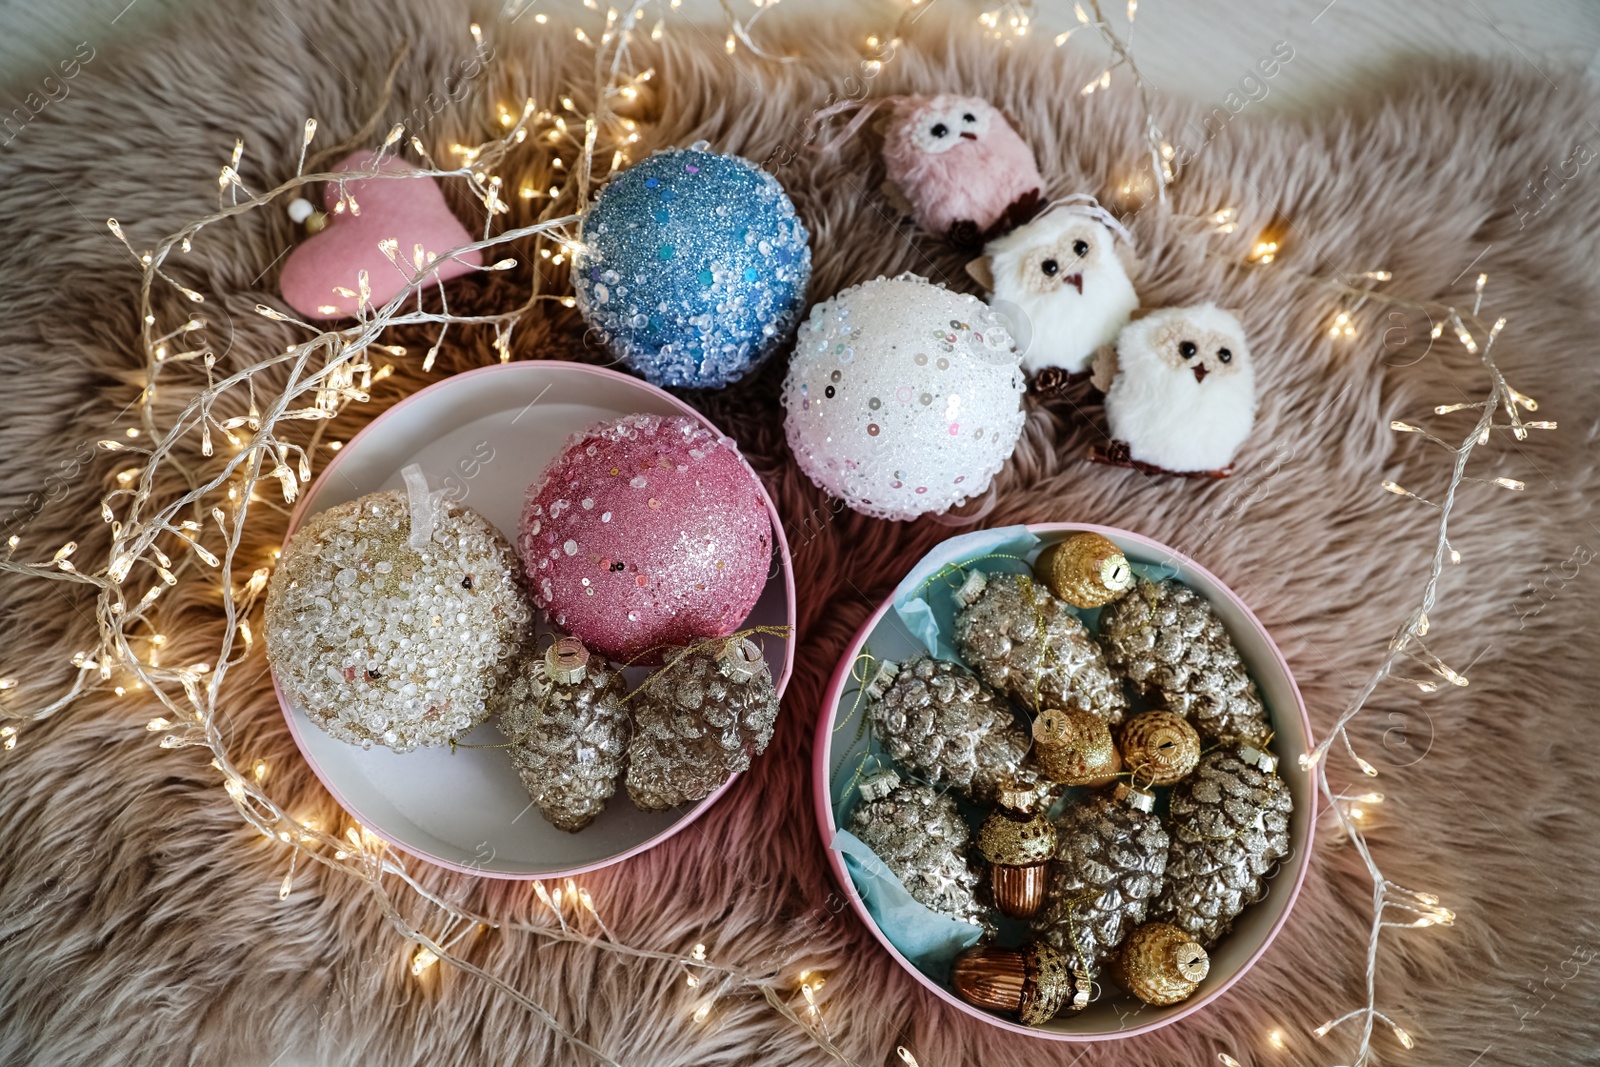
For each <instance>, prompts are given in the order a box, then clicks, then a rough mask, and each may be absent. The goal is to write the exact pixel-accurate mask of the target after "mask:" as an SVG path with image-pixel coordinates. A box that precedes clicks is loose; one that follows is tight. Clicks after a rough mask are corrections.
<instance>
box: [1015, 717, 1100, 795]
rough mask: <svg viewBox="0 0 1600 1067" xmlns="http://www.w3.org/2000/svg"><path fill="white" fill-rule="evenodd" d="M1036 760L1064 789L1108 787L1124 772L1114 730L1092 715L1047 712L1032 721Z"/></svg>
mask: <svg viewBox="0 0 1600 1067" xmlns="http://www.w3.org/2000/svg"><path fill="white" fill-rule="evenodd" d="M1033 758H1034V762H1036V763H1037V764H1038V765H1039V767H1040V769H1041V770H1043V771H1044V773H1045V774H1047V775H1049V776H1050V777H1051V778H1052V779H1054V780H1055V781H1057V782H1060V783H1061V784H1062V785H1088V786H1098V785H1105V784H1106V783H1107V782H1110V781H1111V780H1112V779H1113V778H1115V777H1116V774H1117V772H1118V771H1119V770H1121V769H1122V757H1121V755H1120V754H1118V752H1117V746H1116V743H1115V742H1113V741H1112V740H1111V728H1110V727H1109V726H1107V725H1106V722H1105V720H1104V719H1102V718H1100V717H1099V716H1098V715H1095V714H1093V713H1092V712H1087V711H1080V710H1078V709H1072V710H1070V711H1063V710H1061V709H1060V708H1047V709H1045V710H1044V711H1042V712H1040V713H1039V717H1038V718H1036V719H1034V720H1033Z"/></svg>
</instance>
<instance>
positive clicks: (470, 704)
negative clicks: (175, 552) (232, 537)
mask: <svg viewBox="0 0 1600 1067" xmlns="http://www.w3.org/2000/svg"><path fill="white" fill-rule="evenodd" d="M405 475H406V481H407V486H408V490H407V492H404V493H402V492H398V491H390V492H380V493H370V494H368V495H367V496H364V497H361V498H359V499H357V500H352V501H350V502H349V503H345V504H340V505H338V506H337V507H333V508H329V509H328V510H327V511H324V512H321V513H319V514H317V515H314V516H312V518H311V519H309V520H308V521H307V522H306V524H305V525H304V526H302V527H300V529H299V530H297V531H296V532H295V534H294V536H293V537H292V538H290V540H289V543H288V545H287V546H285V548H284V550H283V558H282V560H281V561H280V562H279V564H278V569H277V571H276V572H275V573H274V574H273V576H272V583H271V585H270V586H268V589H267V603H266V639H267V658H268V661H269V662H270V663H271V664H272V670H273V674H274V676H275V677H276V678H277V680H278V684H279V685H281V686H282V687H283V690H284V692H285V693H286V694H287V695H288V697H289V699H290V700H292V701H294V702H295V703H296V704H298V705H299V706H301V707H302V708H304V709H305V711H306V714H307V716H308V717H309V718H310V719H311V721H312V722H314V723H316V724H317V725H318V726H320V727H321V728H322V729H324V730H326V731H327V732H328V733H329V734H331V735H332V736H334V737H336V738H338V739H339V740H341V741H348V742H350V743H351V744H357V745H362V746H363V747H370V746H372V745H374V744H379V745H386V746H388V747H390V748H393V749H395V750H396V751H399V752H405V751H408V750H410V749H412V748H415V747H417V746H419V745H439V744H444V743H445V742H446V741H448V740H450V739H451V738H453V737H456V736H458V735H460V734H463V733H465V732H467V731H468V730H470V729H472V728H473V727H474V726H476V725H478V723H480V722H482V721H483V720H484V719H485V718H487V717H488V715H489V701H490V699H491V698H492V697H493V695H494V693H495V690H496V688H497V687H498V686H499V685H500V684H501V682H502V680H503V678H504V677H505V675H506V672H507V671H508V669H509V667H510V664H511V661H512V657H513V655H514V654H515V653H516V652H517V651H518V649H519V647H520V645H521V643H522V642H523V640H524V639H525V636H526V633H525V631H526V629H527V626H528V621H529V609H528V607H527V605H526V603H525V601H524V599H523V595H522V590H521V585H520V578H519V568H518V565H517V561H516V558H515V556H514V555H513V554H512V551H511V546H510V545H509V544H508V543H507V542H506V539H505V538H504V537H502V536H501V535H500V532H499V531H498V530H496V529H495V528H494V527H493V526H492V525H490V524H489V521H488V520H487V519H485V518H484V517H483V516H482V515H479V514H478V513H477V512H476V511H473V510H472V509H470V508H465V507H459V506H455V505H452V504H448V503H446V502H445V501H444V500H443V499H442V494H441V493H437V492H435V493H429V492H428V490H427V485H426V482H425V481H423V479H422V474H421V471H420V470H419V469H417V468H416V467H408V468H407V469H406V471H405Z"/></svg>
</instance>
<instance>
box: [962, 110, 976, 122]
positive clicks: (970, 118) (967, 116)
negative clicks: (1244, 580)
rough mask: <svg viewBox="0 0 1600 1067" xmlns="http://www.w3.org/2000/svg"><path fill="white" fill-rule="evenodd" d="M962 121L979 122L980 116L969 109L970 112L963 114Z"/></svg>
mask: <svg viewBox="0 0 1600 1067" xmlns="http://www.w3.org/2000/svg"><path fill="white" fill-rule="evenodd" d="M961 121H962V122H977V121H978V116H976V115H974V114H973V113H972V112H970V111H968V112H966V113H965V114H963V115H962V116H961Z"/></svg>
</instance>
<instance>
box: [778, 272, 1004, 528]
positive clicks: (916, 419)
mask: <svg viewBox="0 0 1600 1067" xmlns="http://www.w3.org/2000/svg"><path fill="white" fill-rule="evenodd" d="M1017 359H1018V357H1017V354H1016V352H1015V351H1014V346H1013V344H1012V339H1011V335H1010V334H1009V333H1008V332H1007V331H1006V328H1005V325H1004V324H1003V322H1002V321H1001V320H1000V318H999V317H998V316H997V315H995V313H994V312H993V311H991V310H990V309H989V308H988V306H987V305H985V304H984V303H983V302H982V301H981V300H979V299H977V298H976V297H973V296H968V295H965V294H961V293H953V292H951V291H950V290H948V289H944V288H941V287H939V286H936V285H932V284H930V283H929V282H927V281H926V280H924V279H922V278H919V277H917V276H916V275H914V274H902V275H900V276H899V277H897V278H878V279H876V280H874V281H870V282H864V283H862V284H861V285H857V286H854V287H852V288H850V289H846V290H845V291H844V292H842V293H840V294H839V295H838V296H835V297H833V298H832V299H831V300H825V301H823V302H822V303H820V304H817V305H815V306H814V307H813V308H812V309H811V316H810V318H809V319H807V321H806V322H805V323H804V324H802V325H801V327H800V331H799V335H798V337H797V339H796V341H795V351H794V355H793V356H792V357H791V358H790V361H789V373H788V377H787V378H785V380H784V384H783V406H784V409H785V412H786V415H785V419H784V429H785V431H786V433H787V435H788V439H789V447H790V449H791V450H792V451H793V452H794V455H795V459H796V460H797V461H798V462H799V464H800V469H801V470H803V471H805V473H806V475H807V477H809V478H810V479H811V480H812V481H813V482H815V483H816V484H817V486H818V487H819V488H821V489H822V490H824V491H825V492H827V493H829V494H831V495H833V496H836V497H839V498H840V499H842V500H844V501H845V502H846V503H847V504H849V505H850V506H851V507H852V508H854V509H856V510H857V511H860V512H862V513H863V514H867V515H872V516H875V517H878V518H884V519H911V518H915V517H917V516H918V515H923V514H927V513H929V512H942V511H946V510H948V509H950V508H952V507H955V506H957V505H959V504H962V503H964V502H965V501H966V500H967V499H969V498H970V497H973V496H976V495H978V494H980V493H982V492H983V491H984V490H986V489H987V488H988V487H989V482H990V481H991V480H992V479H993V478H994V476H995V474H996V473H997V472H998V471H999V470H1000V468H1001V467H1002V466H1004V464H1005V462H1006V460H1007V459H1009V458H1010V457H1011V453H1012V450H1013V449H1014V448H1015V447H1016V443H1017V437H1018V436H1019V435H1020V434H1021V432H1022V422H1023V412H1022V400H1021V398H1022V392H1023V388H1024V383H1023V379H1022V372H1021V371H1020V370H1019V369H1018V366H1017Z"/></svg>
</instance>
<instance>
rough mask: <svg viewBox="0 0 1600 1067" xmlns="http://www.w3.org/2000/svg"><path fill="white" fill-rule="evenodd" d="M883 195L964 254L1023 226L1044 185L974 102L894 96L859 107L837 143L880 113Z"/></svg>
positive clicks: (993, 114)
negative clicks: (883, 119) (883, 116)
mask: <svg viewBox="0 0 1600 1067" xmlns="http://www.w3.org/2000/svg"><path fill="white" fill-rule="evenodd" d="M884 107H887V108H888V109H889V111H888V123H887V124H886V128H885V130H884V136H883V166H884V170H885V172H886V174H887V177H888V181H887V183H886V185H887V189H886V192H888V193H889V195H890V198H891V199H892V200H894V201H895V202H896V206H898V207H899V208H900V209H901V210H903V211H905V212H906V213H907V214H909V215H911V216H912V217H913V218H914V219H915V220H916V222H917V225H918V226H921V227H922V228H923V229H924V230H926V231H928V232H929V233H931V234H936V235H937V236H939V237H944V238H947V239H948V240H950V241H951V243H953V244H955V245H957V246H958V247H961V248H965V249H977V248H980V247H982V245H983V244H984V242H985V241H987V240H989V239H990V238H992V237H997V236H999V235H1000V234H1002V233H1005V232H1006V231H1008V230H1010V229H1012V228H1014V227H1016V226H1019V225H1021V224H1022V223H1024V222H1027V221H1028V220H1029V219H1030V218H1032V217H1033V216H1034V215H1035V214H1036V213H1037V212H1038V211H1039V209H1040V208H1042V207H1043V206H1044V179H1043V178H1041V177H1040V176H1039V166H1038V164H1037V163H1035V162H1034V158H1033V150H1032V149H1030V148H1029V147H1028V146H1027V144H1026V143H1025V142H1024V141H1023V140H1022V138H1021V137H1019V136H1017V131H1016V130H1014V129H1012V128H1011V124H1010V123H1009V122H1007V121H1006V117H1005V116H1004V115H1003V114H1001V113H1000V110H999V109H998V108H996V107H995V106H994V105H993V104H991V103H989V101H987V100H982V99H979V98H978V97H974V96H952V95H949V94H941V95H939V96H934V97H927V96H896V97H889V98H887V99H885V100H880V101H874V102H872V103H869V104H866V105H864V106H862V108H861V109H860V111H858V112H857V114H856V116H855V118H854V120H853V121H852V122H851V123H850V125H849V127H847V128H846V130H845V131H844V133H843V134H842V135H841V136H840V138H839V139H838V140H837V141H835V142H834V143H835V144H838V143H841V142H842V141H844V140H845V139H847V138H848V137H849V136H850V135H851V134H852V133H854V132H855V130H856V129H858V128H859V127H860V126H861V124H862V123H864V122H865V121H866V120H867V118H868V117H869V116H870V115H871V114H872V113H873V112H874V111H877V110H878V109H880V108H884Z"/></svg>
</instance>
